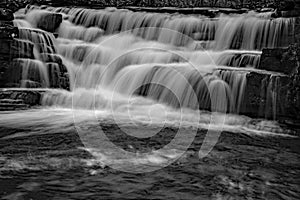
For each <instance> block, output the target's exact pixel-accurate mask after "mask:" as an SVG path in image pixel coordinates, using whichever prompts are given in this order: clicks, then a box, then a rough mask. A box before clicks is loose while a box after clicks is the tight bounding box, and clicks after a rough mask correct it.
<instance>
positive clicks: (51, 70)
mask: <svg viewBox="0 0 300 200" xmlns="http://www.w3.org/2000/svg"><path fill="white" fill-rule="evenodd" d="M46 67H47V69H48V74H49V82H50V87H51V88H61V89H66V90H69V89H70V85H69V75H68V70H67V68H66V66H65V65H63V64H59V63H54V62H52V63H47V64H46Z"/></svg>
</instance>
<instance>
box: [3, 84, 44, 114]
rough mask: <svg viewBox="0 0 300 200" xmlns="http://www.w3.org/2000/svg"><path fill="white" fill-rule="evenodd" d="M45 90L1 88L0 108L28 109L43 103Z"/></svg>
mask: <svg viewBox="0 0 300 200" xmlns="http://www.w3.org/2000/svg"><path fill="white" fill-rule="evenodd" d="M44 93H45V91H43V90H13V89H3V90H0V110H16V109H27V108H29V107H31V106H38V105H40V104H41V99H42V96H43V94H44Z"/></svg>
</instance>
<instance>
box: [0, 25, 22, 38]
mask: <svg viewBox="0 0 300 200" xmlns="http://www.w3.org/2000/svg"><path fill="white" fill-rule="evenodd" d="M17 37H19V29H18V28H17V27H14V26H11V25H7V24H2V25H1V26H0V39H3V38H17Z"/></svg>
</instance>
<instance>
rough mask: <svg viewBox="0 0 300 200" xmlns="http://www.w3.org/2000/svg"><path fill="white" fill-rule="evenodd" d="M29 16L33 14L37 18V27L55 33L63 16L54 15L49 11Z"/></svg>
mask: <svg viewBox="0 0 300 200" xmlns="http://www.w3.org/2000/svg"><path fill="white" fill-rule="evenodd" d="M32 12H33V13H31V12H30V13H29V15H31V14H33V15H34V16H35V17H36V19H35V20H36V27H37V28H40V29H42V30H44V31H47V32H51V33H54V32H55V31H56V29H57V28H58V27H59V26H60V24H61V22H62V15H61V14H59V13H52V12H47V11H38V14H36V15H35V12H36V11H32Z"/></svg>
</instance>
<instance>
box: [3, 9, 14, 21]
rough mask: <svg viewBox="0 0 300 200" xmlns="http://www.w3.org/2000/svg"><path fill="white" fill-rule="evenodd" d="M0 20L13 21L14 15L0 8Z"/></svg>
mask: <svg viewBox="0 0 300 200" xmlns="http://www.w3.org/2000/svg"><path fill="white" fill-rule="evenodd" d="M0 20H1V21H12V20H14V14H13V12H12V11H11V10H10V9H7V8H0Z"/></svg>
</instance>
